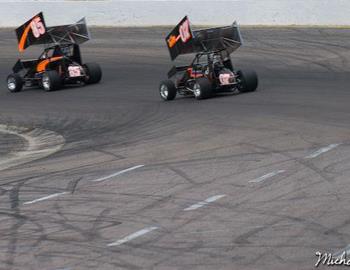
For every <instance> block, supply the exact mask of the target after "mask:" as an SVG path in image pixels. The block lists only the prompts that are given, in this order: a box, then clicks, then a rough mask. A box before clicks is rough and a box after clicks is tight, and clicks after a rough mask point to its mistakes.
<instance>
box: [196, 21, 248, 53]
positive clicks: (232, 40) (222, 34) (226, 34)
mask: <svg viewBox="0 0 350 270" xmlns="http://www.w3.org/2000/svg"><path fill="white" fill-rule="evenodd" d="M193 36H194V39H195V42H194V45H195V48H194V50H195V51H196V52H201V51H222V50H226V51H227V52H228V53H229V54H230V53H232V52H233V51H235V50H237V49H238V48H239V47H240V46H241V45H242V42H243V40H242V37H241V32H240V29H239V26H238V25H237V23H236V22H234V23H233V24H232V25H231V26H224V27H216V28H208V29H202V30H197V31H193Z"/></svg>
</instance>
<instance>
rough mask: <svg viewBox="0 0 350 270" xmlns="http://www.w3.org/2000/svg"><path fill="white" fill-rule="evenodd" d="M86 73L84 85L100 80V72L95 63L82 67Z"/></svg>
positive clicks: (98, 66)
mask: <svg viewBox="0 0 350 270" xmlns="http://www.w3.org/2000/svg"><path fill="white" fill-rule="evenodd" d="M83 67H84V69H85V72H86V80H85V83H86V84H94V83H99V82H100V81H101V79H102V70H101V67H100V65H99V64H97V63H87V64H85V65H84V66H83Z"/></svg>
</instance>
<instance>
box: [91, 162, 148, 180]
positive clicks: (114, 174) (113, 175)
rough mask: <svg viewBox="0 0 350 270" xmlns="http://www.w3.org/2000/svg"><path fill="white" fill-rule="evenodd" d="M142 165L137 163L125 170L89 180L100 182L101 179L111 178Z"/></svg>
mask: <svg viewBox="0 0 350 270" xmlns="http://www.w3.org/2000/svg"><path fill="white" fill-rule="evenodd" d="M143 166H145V165H137V166H134V167H131V168H128V169H125V170H122V171H119V172H116V173H113V174H111V175H107V176H104V177H101V178H98V179H95V180H91V181H92V182H101V181H104V180H107V179H110V178H113V177H115V176H118V175H121V174H123V173H126V172H130V171H132V170H136V169H138V168H141V167H143Z"/></svg>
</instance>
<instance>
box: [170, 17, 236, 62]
mask: <svg viewBox="0 0 350 270" xmlns="http://www.w3.org/2000/svg"><path fill="white" fill-rule="evenodd" d="M165 40H166V43H167V46H168V49H169V52H170V57H171V60H174V59H175V58H176V57H177V56H179V55H180V54H188V53H199V52H210V51H222V50H226V51H227V52H228V53H229V54H230V53H232V52H233V51H235V50H237V49H238V48H239V47H240V46H241V45H242V42H243V41H242V37H241V32H240V29H239V27H238V25H237V23H236V22H234V23H233V24H232V25H230V26H224V27H215V28H208V29H202V30H196V31H192V30H191V27H190V22H189V19H188V17H187V16H186V17H184V18H183V19H182V20H181V21H180V23H179V24H178V25H176V27H175V28H174V29H173V30H172V31H171V32H170V34H169V35H168V36H167V37H166V39H165Z"/></svg>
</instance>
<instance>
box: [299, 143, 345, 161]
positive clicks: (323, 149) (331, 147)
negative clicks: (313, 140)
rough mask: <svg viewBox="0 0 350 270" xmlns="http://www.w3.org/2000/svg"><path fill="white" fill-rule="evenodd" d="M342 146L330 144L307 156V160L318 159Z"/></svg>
mask: <svg viewBox="0 0 350 270" xmlns="http://www.w3.org/2000/svg"><path fill="white" fill-rule="evenodd" d="M339 145H340V143H334V144H330V145H328V146H326V147H323V148H321V149H319V150H317V151H316V152H314V153H312V154H310V155H308V156H306V157H305V158H307V159H311V158H315V157H318V156H319V155H321V154H323V153H326V152H328V151H331V150H333V149H334V148H336V147H338V146H339Z"/></svg>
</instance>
